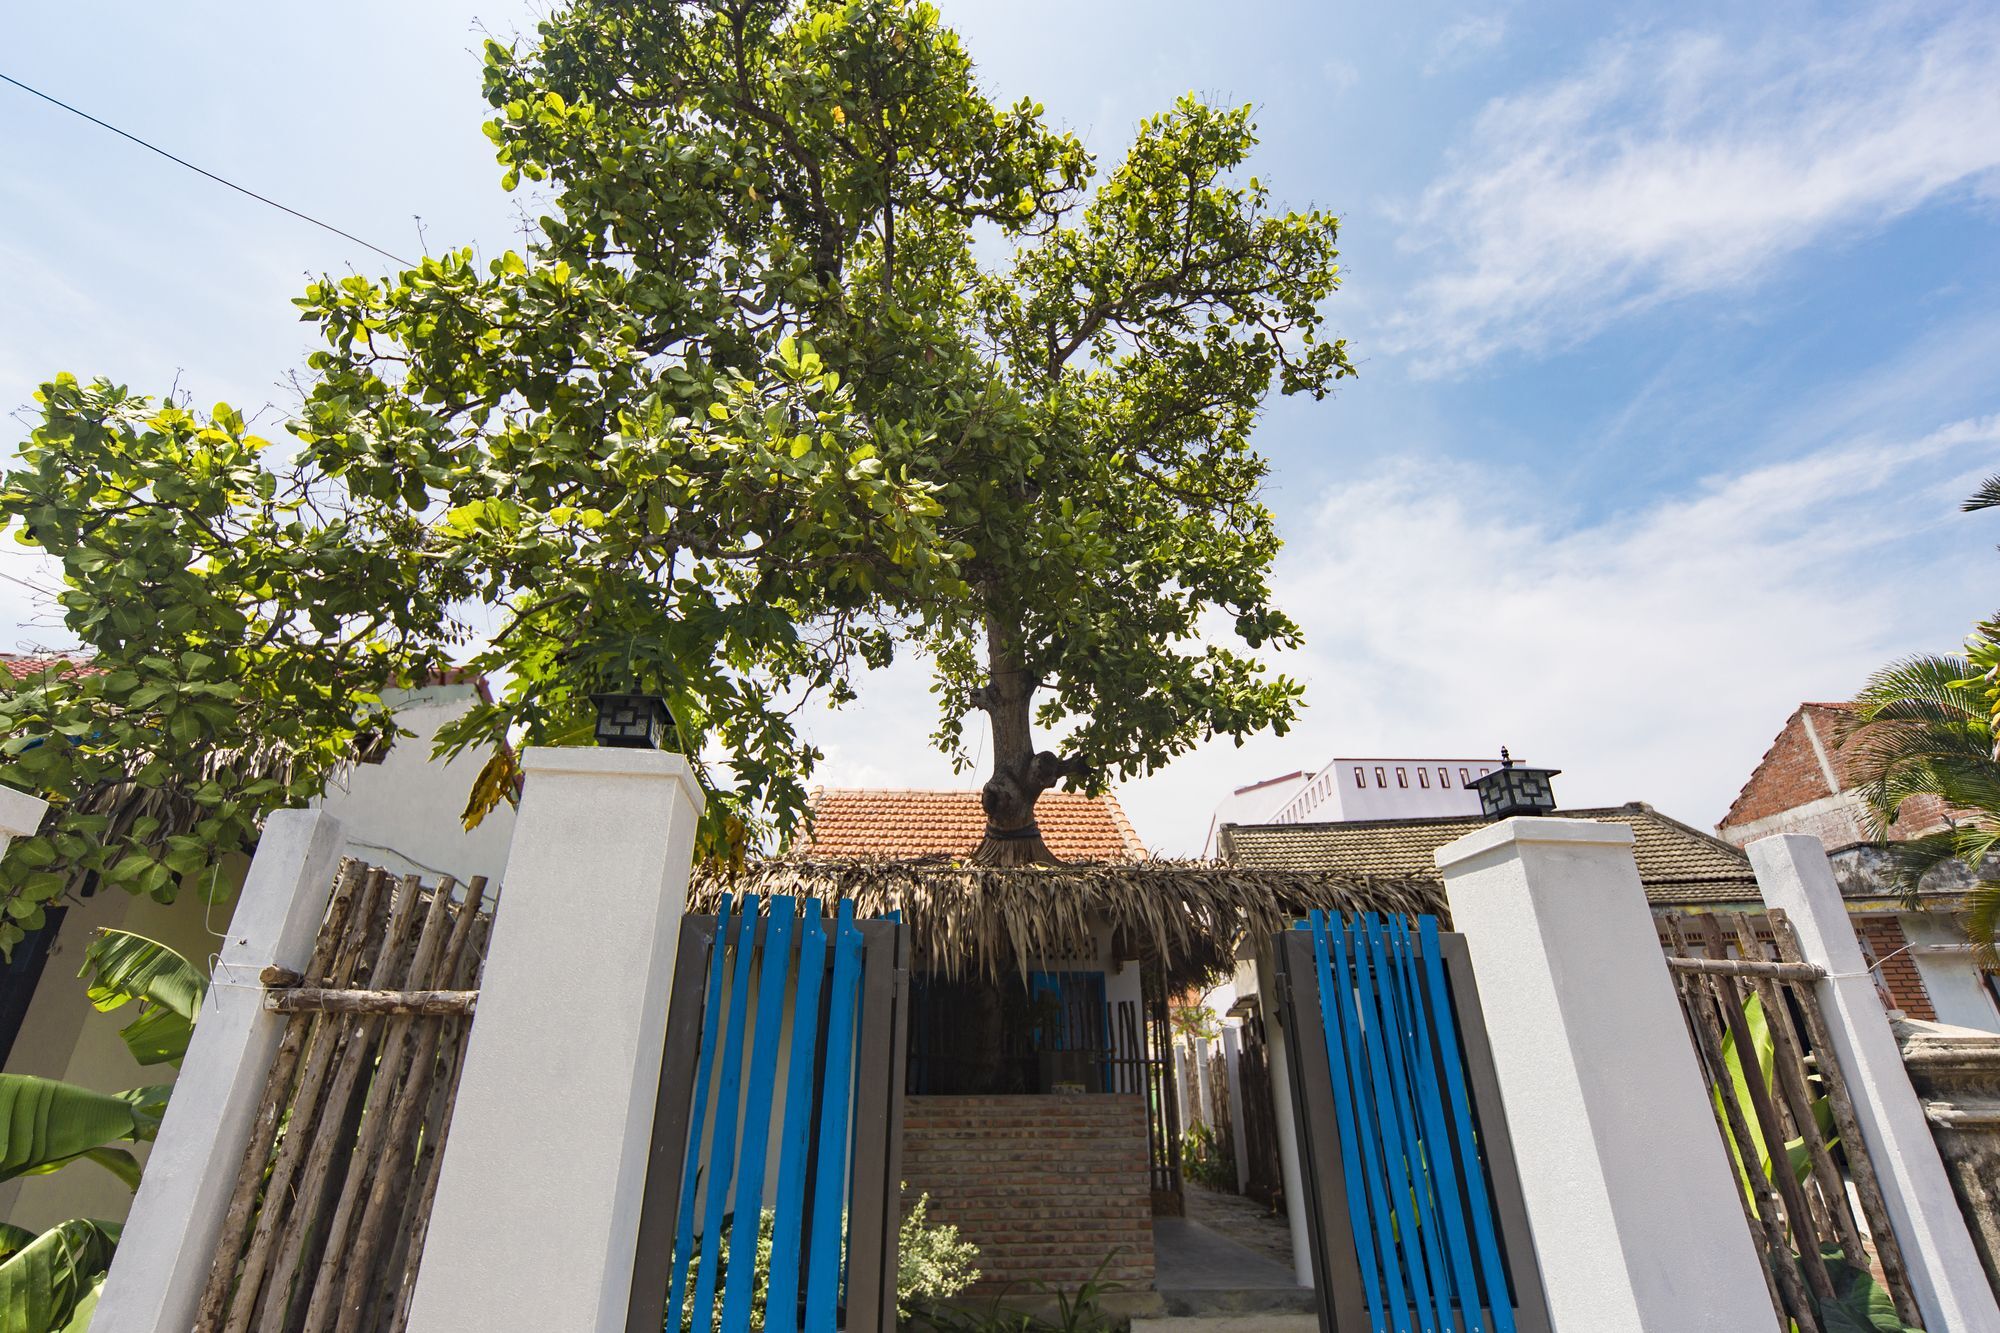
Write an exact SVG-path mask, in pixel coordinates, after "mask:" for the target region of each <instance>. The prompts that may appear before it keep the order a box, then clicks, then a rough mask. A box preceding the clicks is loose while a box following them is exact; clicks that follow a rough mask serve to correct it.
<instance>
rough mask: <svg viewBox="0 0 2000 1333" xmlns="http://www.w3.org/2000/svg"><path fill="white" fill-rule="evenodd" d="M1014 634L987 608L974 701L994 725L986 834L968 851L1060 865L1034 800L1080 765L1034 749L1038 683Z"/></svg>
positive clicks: (984, 859)
mask: <svg viewBox="0 0 2000 1333" xmlns="http://www.w3.org/2000/svg"><path fill="white" fill-rule="evenodd" d="M1019 642H1020V641H1019V636H1018V635H1017V634H1016V632H1015V631H1014V629H1013V627H1012V626H1011V625H1005V624H1003V623H1002V622H1001V621H1000V619H999V618H998V617H997V616H996V615H994V614H992V613H988V615H987V618H986V665H987V680H986V684H985V685H984V686H982V687H980V689H978V690H977V691H975V692H974V694H973V700H972V701H973V703H974V704H975V705H976V706H977V707H978V708H980V709H981V710H982V711H983V712H984V713H985V714H986V717H987V720H988V722H989V723H990V724H991V726H992V729H993V772H992V774H991V775H990V776H989V777H988V778H987V779H986V785H985V786H984V787H982V788H980V792H979V804H980V805H981V807H983V808H984V809H985V811H986V836H985V837H983V838H982V839H980V843H979V848H978V850H977V851H975V852H974V853H973V854H972V860H973V863H974V864H975V865H986V866H1025V865H1060V864H1062V863H1061V862H1060V861H1058V860H1057V859H1056V857H1055V855H1054V854H1053V853H1051V852H1050V851H1049V849H1048V846H1047V844H1045V843H1044V842H1043V841H1042V835H1041V833H1040V831H1039V830H1037V829H1036V827H1035V802H1036V801H1037V800H1039V799H1040V798H1041V795H1042V793H1043V792H1045V791H1047V790H1049V789H1050V788H1051V787H1054V786H1055V785H1056V784H1057V783H1059V782H1061V781H1062V780H1063V779H1064V778H1065V777H1070V776H1078V775H1081V774H1082V772H1083V765H1082V764H1081V763H1080V762H1079V761H1077V760H1075V759H1063V758H1060V757H1059V756H1057V755H1056V754H1054V753H1053V752H1051V751H1048V750H1042V751H1039V752H1038V751H1037V750H1036V749H1035V740H1034V731H1033V712H1032V708H1033V703H1034V697H1035V688H1036V686H1037V685H1038V684H1039V682H1038V681H1036V680H1035V679H1034V677H1032V676H1030V675H1029V674H1028V671H1027V668H1026V667H1025V666H1024V665H1023V662H1022V655H1021V651H1020V646H1019Z"/></svg>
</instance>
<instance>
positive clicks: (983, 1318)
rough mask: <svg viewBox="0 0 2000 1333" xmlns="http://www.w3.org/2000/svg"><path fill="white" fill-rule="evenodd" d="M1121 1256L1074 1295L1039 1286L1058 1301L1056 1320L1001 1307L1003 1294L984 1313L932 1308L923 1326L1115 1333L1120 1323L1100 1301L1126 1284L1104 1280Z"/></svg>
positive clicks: (956, 1332) (960, 1331)
mask: <svg viewBox="0 0 2000 1333" xmlns="http://www.w3.org/2000/svg"><path fill="white" fill-rule="evenodd" d="M1117 1257H1118V1251H1117V1250H1113V1251H1112V1252H1111V1253H1109V1254H1107V1255H1105V1256H1104V1260H1103V1262H1101V1263H1099V1264H1098V1265H1097V1270H1096V1271H1095V1272H1094V1273H1092V1274H1091V1275H1090V1276H1089V1277H1088V1278H1086V1279H1085V1280H1084V1282H1083V1284H1082V1285H1081V1286H1079V1287H1078V1288H1077V1289H1076V1290H1075V1291H1074V1292H1071V1291H1067V1290H1064V1289H1063V1288H1060V1287H1055V1286H1051V1285H1050V1284H1048V1283H1046V1282H1037V1283H1035V1284H1034V1287H1035V1290H1036V1291H1038V1292H1040V1293H1041V1294H1042V1295H1043V1296H1044V1297H1049V1298H1053V1299H1054V1301H1055V1313H1054V1318H1053V1319H1043V1318H1041V1317H1039V1316H1037V1315H1033V1314H1030V1313H1028V1312H1027V1311H1025V1310H1014V1309H1009V1308H1008V1307H1006V1306H1004V1305H1002V1304H1001V1301H1002V1300H1003V1299H1004V1298H1005V1297H1006V1293H1005V1292H1001V1293H999V1294H998V1295H996V1296H995V1297H994V1298H993V1302H992V1304H991V1305H989V1306H988V1307H987V1308H986V1309H984V1310H952V1309H946V1308H942V1307H936V1308H932V1309H928V1310H926V1311H924V1315H923V1324H922V1325H920V1326H921V1327H926V1328H929V1329H933V1330H935V1331H936V1333H1112V1330H1113V1329H1116V1328H1117V1327H1119V1321H1118V1320H1117V1319H1116V1318H1114V1317H1113V1316H1111V1315H1109V1314H1107V1313H1105V1311H1104V1310H1103V1308H1102V1307H1101V1306H1100V1304H1099V1301H1100V1300H1101V1298H1103V1297H1104V1296H1107V1295H1109V1294H1111V1293H1112V1292H1114V1291H1118V1290H1120V1289H1121V1286H1122V1284H1120V1283H1117V1282H1108V1281H1106V1280H1105V1278H1104V1270H1105V1269H1106V1268H1107V1267H1109V1266H1110V1264H1111V1261H1112V1260H1113V1259H1115V1258H1117Z"/></svg>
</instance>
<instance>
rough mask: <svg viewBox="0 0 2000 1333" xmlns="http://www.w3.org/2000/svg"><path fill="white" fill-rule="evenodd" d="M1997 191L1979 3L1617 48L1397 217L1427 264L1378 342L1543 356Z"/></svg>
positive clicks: (1490, 129) (1995, 17) (1499, 111)
mask: <svg viewBox="0 0 2000 1333" xmlns="http://www.w3.org/2000/svg"><path fill="white" fill-rule="evenodd" d="M1996 185H2000V14H1996V13H1995V12H1994V11H1992V10H1990V9H1967V10H1964V11H1960V12H1955V13H1945V14H1942V15H1940V13H1939V11H1937V10H1934V9H1930V8H1925V9H1920V10H1918V9H1911V8H1906V7H1901V6H1897V7H1893V8H1890V9H1886V10H1882V11H1879V12H1876V13H1874V14H1871V15H1869V16H1867V17H1864V18H1861V19H1856V20H1852V21H1849V22H1846V23H1843V24H1799V25H1795V27H1794V28H1793V29H1792V30H1790V31H1788V32H1786V33H1784V34H1782V35H1774V36H1771V37H1768V38H1765V39H1762V40H1748V41H1746V40H1737V39H1732V38H1730V37H1726V36H1724V35H1721V34H1716V33H1688V32H1683V33H1676V34H1668V35H1646V36H1640V37H1633V38H1627V39H1625V40H1622V41H1618V42H1613V43H1609V44H1607V45H1605V46H1604V47H1602V48H1600V49H1599V50H1598V51H1596V52H1595V53H1594V54H1593V56H1592V58H1591V59H1590V62H1589V65H1588V68H1587V69H1585V70H1583V71H1582V72H1579V73H1577V74H1575V75H1574V76H1572V77H1569V78H1567V79H1563V80H1561V81H1558V82H1555V83H1552V84H1549V85H1545V86H1542V87H1539V88H1535V89H1532V90H1530V91H1527V92H1524V93H1521V94H1519V95H1516V96H1512V97H1506V98H1501V99H1497V100H1495V101H1493V102H1491V103H1489V104H1488V105H1487V106H1486V108H1485V109H1484V110H1483V111H1482V112H1481V113H1480V115H1479V117H1478V118H1477V120H1476V122H1475V123H1474V125H1473V127H1472V129H1471V130H1470V132H1469V134H1468V135H1467V136H1466V138H1465V139H1464V140H1463V141H1462V142H1461V143H1460V144H1459V146H1458V147H1457V148H1456V149H1455V150H1454V152H1453V153H1452V156H1451V164H1450V166H1449V168H1448V169H1447V170H1446V171H1445V173H1444V174H1443V175H1442V176H1441V177H1440V178H1439V179H1437V180H1436V181H1435V182H1433V183H1432V184H1431V186H1430V187H1429V188H1428V189H1427V190H1426V191H1425V192H1424V193H1423V195H1422V197H1421V200H1420V201H1419V202H1418V203H1417V205H1416V206H1415V207H1414V209H1412V210H1411V211H1410V213H1409V214H1408V216H1407V217H1406V218H1405V219H1404V221H1405V222H1406V224H1407V227H1408V232H1407V235H1406V243H1407V244H1408V245H1410V246H1411V247H1412V248H1414V249H1416V250H1418V251H1420V252H1422V253H1423V254H1425V255H1427V256H1428V257H1429V259H1430V263H1431V268H1430V270H1429V272H1428V275H1427V276H1425V277H1423V278H1421V279H1420V280H1419V281H1418V282H1417V283H1416V284H1415V285H1414V287H1413V289H1412V293H1411V298H1412V299H1411V304H1410V306H1409V307H1408V308H1406V309H1405V310H1404V311H1403V312H1402V313H1401V314H1400V315H1399V316H1398V317H1396V318H1395V319H1394V320H1392V321H1391V324H1390V326H1389V329H1388V335H1389V336H1388V338H1387V340H1386V345H1387V346H1388V348H1389V349H1390V350H1395V351H1402V352H1406V353H1410V354H1412V355H1413V356H1414V357H1415V358H1416V360H1417V363H1418V365H1419V366H1420V367H1423V368H1426V369H1429V370H1431V371H1433V372H1440V371H1451V370H1455V369H1461V368H1464V367H1466V366H1469V365H1472V364H1475V363H1477V362H1479V361H1482V360H1484V359H1486V358H1487V357H1489V356H1491V355H1493V354H1495V353H1496V352H1498V351H1501V350H1503V349H1505V348H1509V347H1511V348H1518V349H1523V350H1528V351H1536V350H1540V349H1544V348H1547V347H1549V346H1552V345H1562V344H1564V343H1567V342H1572V341H1575V340H1577V339H1580V338H1584V337H1588V336H1589V335H1590V334H1592V333H1593V332H1595V331H1597V330H1598V329H1600V328H1602V327H1603V326H1604V325H1605V324H1607V323H1608V322H1610V321H1611V320H1613V319H1616V318H1618V317H1619V316H1621V315H1623V314H1626V313H1629V312H1632V311H1634V310H1637V309H1642V308H1645V307H1647V306H1650V305H1653V304H1656V303H1658V302H1662V301H1667V300H1672V299H1675V298H1678V297H1684V296H1689V295H1692V294H1696V293H1702V292H1710V291H1718V290H1724V289H1730V288H1740V287H1748V286H1750V285H1753V284H1754V283H1756V282H1757V281H1759V280H1760V279H1761V278H1763V277H1764V276H1765V275H1766V274H1768V272H1769V271H1770V270H1771V268H1772V266H1773V265H1775V264H1777V263H1779V262H1781V261H1783V260H1785V259H1787V258H1789V257H1791V256H1794V255H1796V254H1797V253H1799V252H1800V251H1802V250H1804V249H1805V248H1806V247H1808V246H1810V245H1813V244H1815V243H1817V242H1822V241H1826V240H1829V239H1840V238H1843V237H1850V236H1854V235H1860V234H1863V233H1866V232H1868V231H1871V230H1874V229H1877V228H1880V227H1881V226H1883V225H1884V224H1885V223H1887V222H1888V221H1890V220H1892V219H1894V218H1895V217H1897V216H1899V215H1901V214H1904V213H1907V212H1909V211H1911V210H1914V209H1916V208H1919V207H1921V206H1923V205H1925V204H1927V203H1930V202H1932V201H1935V200H1937V199H1938V198H1939V197H1940V196H1943V195H1946V194H1948V193H1950V192H1953V191H1965V192H1969V193H1980V194H1987V193H1990V192H1992V191H1993V190H1994V189H1995V187H1996Z"/></svg>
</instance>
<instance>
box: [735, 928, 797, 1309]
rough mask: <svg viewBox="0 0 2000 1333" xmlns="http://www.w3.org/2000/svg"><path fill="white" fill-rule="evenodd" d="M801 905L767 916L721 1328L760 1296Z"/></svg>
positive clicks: (758, 980)
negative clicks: (767, 1183)
mask: <svg viewBox="0 0 2000 1333" xmlns="http://www.w3.org/2000/svg"><path fill="white" fill-rule="evenodd" d="M796 907H797V903H796V901H795V900H794V899H791V898H773V899H771V900H770V906H769V908H768V910H767V915H766V917H765V922H766V924H765V931H764V948H763V951H762V952H763V963H762V967H763V971H762V973H761V974H760V975H759V976H758V978H757V1026H756V1031H755V1034H754V1035H753V1037H752V1040H751V1045H750V1080H749V1086H748V1089H747V1091H746V1092H745V1094H744V1100H743V1148H742V1151H741V1152H740V1153H739V1154H738V1165H737V1168H736V1221H735V1225H734V1226H732V1227H731V1228H730V1232H729V1274H728V1277H727V1278H726V1279H725V1281H724V1283H723V1289H722V1327H723V1328H724V1329H725V1330H727V1329H737V1328H742V1329H747V1328H749V1327H750V1300H751V1297H752V1296H753V1295H755V1294H756V1283H755V1278H756V1274H757V1263H756V1259H757V1239H758V1233H759V1232H760V1231H761V1230H762V1224H763V1220H764V1160H765V1155H766V1149H768V1148H769V1147H770V1142H771V1105H772V1103H773V1102H774V1101H776V1100H777V1097H776V1093H777V1079H778V1037H779V1032H780V1026H781V1024H782V1021H783V1019H784V1014H785V982H786V981H787V980H789V979H790V977H791V971H792V914H793V912H794V910H795V908H796Z"/></svg>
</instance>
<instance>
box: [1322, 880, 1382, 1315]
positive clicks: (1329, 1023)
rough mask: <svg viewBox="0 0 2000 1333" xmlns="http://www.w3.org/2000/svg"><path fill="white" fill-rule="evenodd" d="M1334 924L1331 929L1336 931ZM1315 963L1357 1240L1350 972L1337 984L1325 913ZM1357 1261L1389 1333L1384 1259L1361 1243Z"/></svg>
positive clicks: (1362, 1213)
mask: <svg viewBox="0 0 2000 1333" xmlns="http://www.w3.org/2000/svg"><path fill="white" fill-rule="evenodd" d="M1339 928H1340V927H1339V925H1338V924H1337V923H1336V924H1335V926H1334V927H1333V929H1334V930H1338V929H1339ZM1311 929H1312V933H1313V962H1314V964H1315V965H1316V966H1317V968H1318V971H1319V994H1320V1026H1321V1029H1322V1033H1323V1035H1324V1037H1325V1039H1326V1066H1327V1068H1328V1069H1329V1070H1331V1071H1332V1074H1333V1118H1334V1121H1335V1123H1336V1125H1337V1126H1338V1129H1339V1134H1340V1159H1341V1162H1342V1164H1343V1167H1342V1170H1341V1178H1342V1182H1343V1184H1345V1186H1346V1188H1347V1216H1348V1220H1349V1222H1350V1224H1351V1225H1352V1227H1353V1229H1354V1234H1355V1236H1356V1238H1357V1240H1358V1238H1359V1237H1360V1236H1361V1235H1362V1234H1363V1233H1364V1232H1369V1231H1372V1230H1373V1228H1372V1227H1370V1226H1369V1223H1368V1190H1367V1186H1366V1185H1365V1184H1364V1183H1363V1181H1362V1168H1361V1153H1360V1141H1359V1138H1358V1130H1357V1128H1356V1124H1355V1120H1356V1113H1355V1105H1354V1088H1353V1083H1352V1080H1350V1079H1349V1077H1348V1071H1347V1037H1346V1035H1345V1033H1344V1031H1343V1029H1344V1028H1345V1026H1346V1018H1345V1014H1346V1010H1347V1006H1346V1005H1345V1004H1343V1003H1342V1002H1341V997H1342V996H1343V995H1344V994H1345V993H1346V992H1345V991H1342V990H1339V989H1336V985H1339V986H1345V985H1346V984H1347V978H1346V973H1347V969H1346V968H1345V967H1344V966H1343V967H1342V968H1341V979H1340V981H1339V982H1338V983H1336V982H1335V980H1334V969H1333V958H1332V954H1331V952H1330V950H1331V947H1332V946H1331V942H1330V935H1329V931H1328V928H1327V920H1326V913H1324V912H1314V913H1313V914H1312V926H1311ZM1354 1248H1355V1251H1356V1255H1355V1257H1356V1258H1358V1259H1359V1260H1360V1266H1361V1289H1362V1292H1363V1294H1364V1295H1365V1296H1366V1298H1367V1302H1368V1311H1369V1314H1370V1316H1371V1319H1372V1322H1373V1327H1374V1330H1375V1333H1385V1330H1386V1329H1387V1327H1388V1325H1387V1323H1386V1320H1387V1315H1386V1314H1385V1313H1384V1306H1383V1304H1382V1268H1381V1256H1380V1255H1378V1254H1376V1253H1375V1252H1374V1247H1373V1246H1371V1245H1366V1244H1357V1245H1356V1246H1355V1247H1354Z"/></svg>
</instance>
